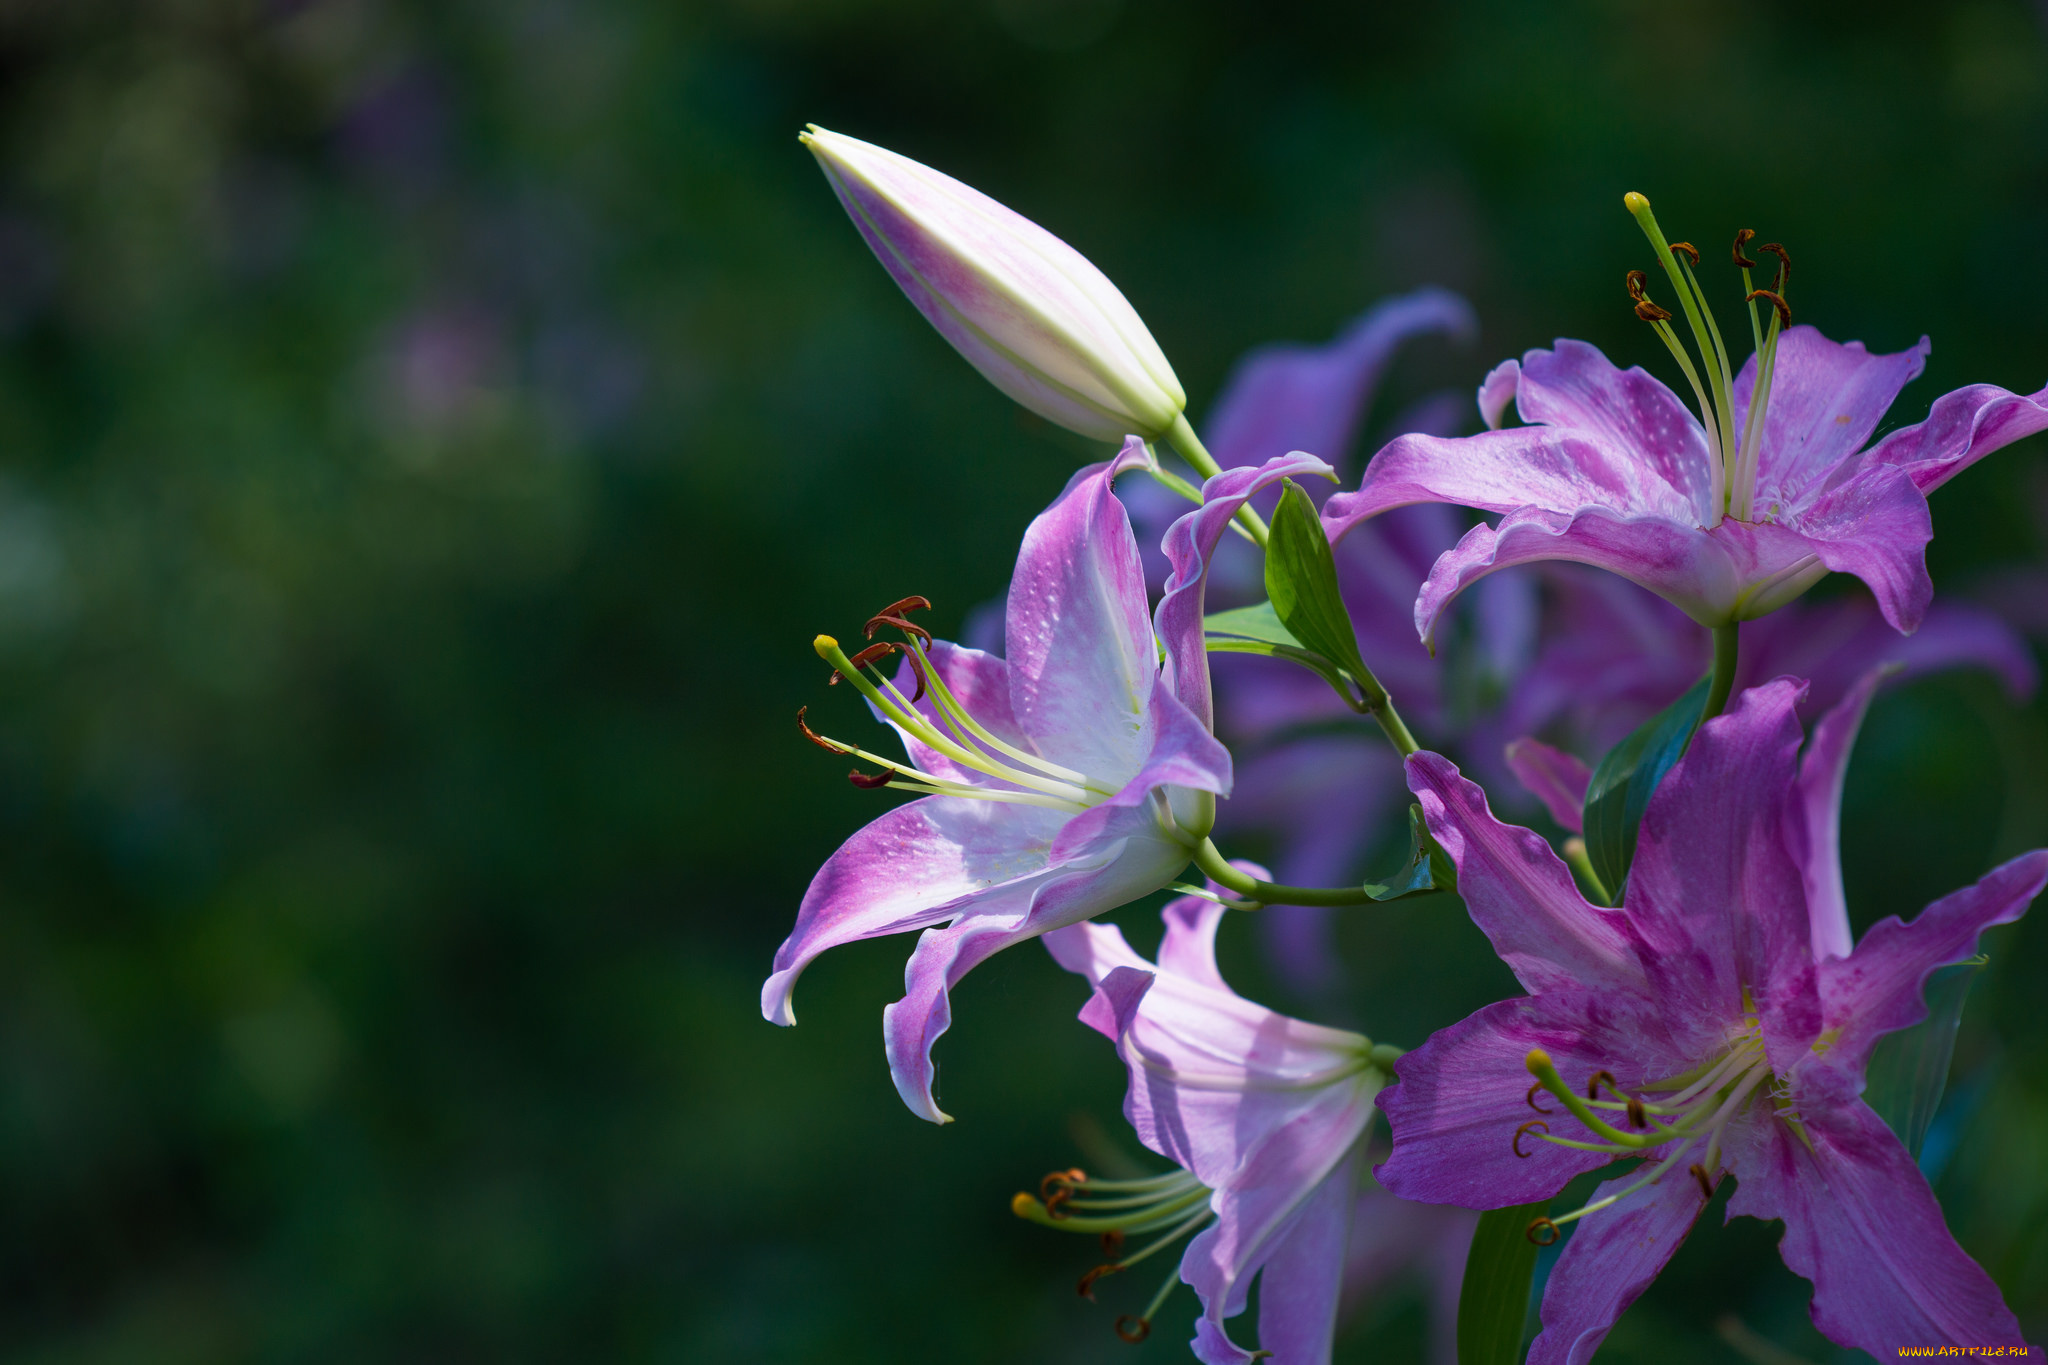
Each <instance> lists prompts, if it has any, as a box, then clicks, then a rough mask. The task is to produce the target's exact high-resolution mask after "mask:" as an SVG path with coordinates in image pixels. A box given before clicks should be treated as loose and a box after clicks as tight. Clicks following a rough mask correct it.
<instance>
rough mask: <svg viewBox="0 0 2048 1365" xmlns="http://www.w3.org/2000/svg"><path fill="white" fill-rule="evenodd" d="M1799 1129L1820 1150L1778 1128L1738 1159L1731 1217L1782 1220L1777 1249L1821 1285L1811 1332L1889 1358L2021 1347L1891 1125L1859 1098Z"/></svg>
mask: <svg viewBox="0 0 2048 1365" xmlns="http://www.w3.org/2000/svg"><path fill="white" fill-rule="evenodd" d="M1802 1120H1803V1126H1804V1129H1805V1131H1806V1133H1807V1135H1808V1137H1809V1138H1810V1140H1811V1144H1812V1145H1811V1147H1809V1146H1808V1145H1807V1143H1804V1142H1801V1141H1800V1140H1799V1139H1798V1138H1797V1137H1796V1136H1794V1135H1793V1133H1792V1131H1791V1130H1790V1128H1788V1127H1787V1126H1786V1125H1785V1124H1782V1123H1770V1124H1757V1125H1754V1126H1753V1130H1754V1131H1755V1133H1756V1136H1757V1138H1758V1141H1757V1142H1756V1143H1755V1144H1754V1145H1752V1146H1750V1147H1748V1148H1747V1149H1742V1150H1738V1151H1736V1152H1733V1153H1731V1157H1732V1158H1733V1159H1732V1160H1731V1161H1730V1163H1729V1164H1730V1168H1731V1169H1732V1170H1733V1171H1734V1172H1735V1176H1736V1187H1735V1195H1734V1197H1733V1198H1732V1199H1730V1200H1729V1203H1728V1215H1729V1217H1731V1218H1732V1217H1735V1216H1736V1215H1738V1214H1746V1215H1748V1216H1750V1217H1752V1218H1762V1219H1773V1218H1782V1219H1784V1220H1785V1236H1784V1238H1783V1240H1782V1241H1780V1242H1779V1244H1778V1250H1779V1252H1780V1254H1781V1255H1783V1256H1784V1258H1785V1264H1786V1266H1788V1267H1789V1268H1790V1269H1791V1270H1792V1273H1794V1274H1795V1275H1799V1276H1802V1277H1804V1278H1805V1279H1807V1280H1809V1281H1811V1282H1812V1284H1813V1306H1812V1313H1813V1325H1814V1326H1815V1327H1818V1328H1819V1329H1820V1330H1821V1331H1822V1332H1823V1333H1825V1334H1826V1335H1827V1336H1828V1337H1829V1338H1830V1339H1831V1340H1833V1341H1836V1342H1839V1343H1841V1344H1842V1345H1845V1346H1856V1347H1860V1348H1862V1349H1863V1350H1866V1351H1868V1352H1870V1354H1872V1355H1874V1356H1876V1357H1877V1358H1878V1359H1880V1360H1892V1359H1896V1358H1897V1357H1898V1356H1899V1355H1900V1354H1901V1352H1900V1349H1899V1348H1901V1347H1904V1346H1940V1345H1947V1346H2018V1345H2021V1344H2022V1339H2021V1337H2020V1329H2019V1323H2018V1322H2017V1321H2016V1320H2015V1319H2014V1318H2013V1315H2012V1310H2011V1309H2009V1308H2007V1307H2006V1306H2005V1301H2004V1300H2003V1299H2002V1298H2001V1297H2000V1295H1999V1292H1998V1286H1997V1285H1995V1284H1993V1283H1992V1282H1991V1277H1990V1276H1989V1275H1986V1274H1985V1273H1984V1271H1983V1269H1982V1268H1981V1267H1980V1266H1978V1264H1977V1263H1976V1262H1975V1261H1973V1260H1971V1259H1970V1257H1969V1256H1968V1255H1966V1254H1965V1253H1964V1251H1963V1249H1962V1248H1961V1247H1959V1246H1957V1245H1956V1239H1955V1238H1954V1237H1953V1236H1952V1235H1950V1233H1949V1230H1948V1227H1947V1226H1946V1224H1944V1223H1943V1221H1942V1217H1941V1205H1940V1204H1938V1203H1936V1202H1935V1198H1934V1192H1933V1191H1932V1190H1930V1189H1929V1188H1928V1187H1927V1178H1926V1177H1925V1176H1923V1175H1921V1174H1920V1171H1919V1168H1918V1167H1916V1166H1915V1165H1914V1164H1913V1159H1912V1157H1910V1156H1908V1155H1907V1154H1906V1149H1905V1147H1904V1145H1903V1144H1901V1143H1900V1142H1899V1139H1898V1136H1897V1135H1896V1134H1895V1133H1893V1132H1892V1131H1891V1129H1889V1128H1887V1127H1885V1125H1884V1121H1883V1120H1882V1119H1880V1118H1878V1117H1877V1115H1876V1114H1874V1113H1872V1112H1871V1110H1870V1107H1869V1106H1868V1105H1866V1104H1864V1103H1863V1102H1862V1101H1861V1100H1857V1099H1853V1098H1851V1099H1847V1100H1845V1101H1843V1102H1841V1103H1838V1104H1835V1105H1831V1106H1829V1107H1828V1108H1827V1109H1826V1110H1816V1109H1813V1108H1812V1107H1811V1106H1803V1107H1802ZM2029 1356H2030V1358H2033V1359H2039V1354H2038V1352H2030V1353H2029Z"/></svg>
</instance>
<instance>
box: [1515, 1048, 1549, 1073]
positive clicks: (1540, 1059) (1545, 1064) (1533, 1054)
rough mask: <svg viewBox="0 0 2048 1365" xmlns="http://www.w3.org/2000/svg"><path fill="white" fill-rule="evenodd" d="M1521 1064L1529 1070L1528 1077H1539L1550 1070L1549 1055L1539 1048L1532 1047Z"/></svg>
mask: <svg viewBox="0 0 2048 1365" xmlns="http://www.w3.org/2000/svg"><path fill="white" fill-rule="evenodd" d="M1522 1064H1523V1065H1524V1066H1526V1067H1528V1068H1529V1074H1530V1075H1532V1076H1540V1075H1542V1074H1543V1073H1544V1072H1546V1071H1548V1070H1550V1069H1551V1068H1550V1054H1549V1053H1547V1052H1545V1051H1544V1050H1543V1049H1542V1048H1540V1047H1532V1048H1530V1049H1529V1055H1528V1056H1527V1057H1526V1058H1524V1059H1523V1063H1522Z"/></svg>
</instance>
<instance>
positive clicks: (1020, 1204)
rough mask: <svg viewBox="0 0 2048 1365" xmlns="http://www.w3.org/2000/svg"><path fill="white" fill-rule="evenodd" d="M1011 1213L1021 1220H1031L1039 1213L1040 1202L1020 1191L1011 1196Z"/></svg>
mask: <svg viewBox="0 0 2048 1365" xmlns="http://www.w3.org/2000/svg"><path fill="white" fill-rule="evenodd" d="M1010 1212H1011V1213H1014V1214H1016V1215H1017V1216H1018V1217H1019V1218H1030V1217H1031V1216H1032V1215H1034V1214H1036V1213H1037V1212H1038V1201H1037V1200H1036V1199H1033V1198H1032V1197H1031V1196H1030V1195H1028V1194H1026V1193H1024V1191H1022V1190H1019V1191H1017V1193H1015V1194H1013V1195H1011V1196H1010Z"/></svg>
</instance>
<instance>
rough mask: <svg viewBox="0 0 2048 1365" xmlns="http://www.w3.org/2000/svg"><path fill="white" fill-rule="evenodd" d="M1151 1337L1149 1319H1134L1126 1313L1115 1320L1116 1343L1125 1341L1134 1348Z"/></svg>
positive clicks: (1150, 1320) (1150, 1321) (1150, 1322)
mask: <svg viewBox="0 0 2048 1365" xmlns="http://www.w3.org/2000/svg"><path fill="white" fill-rule="evenodd" d="M1151 1335H1152V1319H1150V1318H1134V1317H1132V1316H1131V1315H1130V1314H1129V1313H1126V1314H1124V1315H1123V1316H1122V1317H1120V1318H1118V1319H1117V1320H1116V1337H1117V1340H1118V1341H1127V1342H1129V1343H1130V1344H1131V1345H1133V1346H1136V1345H1137V1344H1138V1343H1139V1342H1141V1341H1143V1340H1144V1339H1145V1338H1146V1337H1149V1336H1151Z"/></svg>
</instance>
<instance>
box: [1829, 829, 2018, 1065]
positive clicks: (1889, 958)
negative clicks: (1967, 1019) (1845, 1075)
mask: <svg viewBox="0 0 2048 1365" xmlns="http://www.w3.org/2000/svg"><path fill="white" fill-rule="evenodd" d="M2044 883H2048V849H2035V850H2034V851H2033V852H2031V853H2023V854H2021V855H2020V856H2019V857H2017V858H2014V859H2013V860H2012V861H2011V862H2008V863H2004V864H2001V865H2000V866H1998V867H1996V868H1993V869H1992V870H1991V871H1990V872H1988V873H1986V874H1985V875H1984V877H1983V878H1982V879H1981V880H1980V881H1978V882H1977V883H1976V884H1975V885H1973V886H1968V887H1965V888H1963V889H1962V890H1960V891H1955V892H1951V893H1950V894H1948V895H1946V896H1943V897H1942V898H1941V899H1940V900H1938V901H1936V902H1935V903H1934V904H1932V905H1930V906H1928V907H1927V908H1926V909H1925V910H1922V911H1921V912H1920V913H1919V914H1918V915H1916V916H1914V917H1913V919H1912V920H1911V922H1903V921H1901V920H1900V919H1899V918H1898V916H1896V915H1890V916H1887V917H1885V918H1884V919H1881V920H1879V921H1878V922H1877V923H1876V924H1873V925H1871V926H1870V928H1869V930H1868V931H1867V932H1866V933H1865V934H1864V935H1863V940H1862V942H1860V943H1858V944H1857V945H1856V948H1855V951H1853V952H1851V953H1850V954H1849V955H1848V956H1847V957H1846V958H1835V959H1832V960H1830V961H1827V962H1823V963H1822V964H1821V969H1820V989H1821V994H1822V998H1823V1000H1824V1001H1825V1008H1826V1022H1827V1025H1828V1027H1829V1028H1830V1029H1839V1030H1840V1031H1841V1032H1840V1036H1839V1037H1838V1038H1837V1039H1836V1042H1835V1045H1834V1047H1833V1048H1831V1049H1830V1050H1829V1051H1828V1053H1827V1058H1828V1061H1829V1062H1830V1064H1832V1065H1835V1066H1837V1067H1840V1068H1846V1069H1850V1070H1853V1071H1854V1072H1856V1073H1857V1074H1860V1073H1861V1069H1862V1064H1863V1061H1864V1060H1865V1059H1866V1058H1867V1057H1868V1056H1869V1055H1870V1049H1871V1047H1872V1046H1874V1045H1875V1044H1876V1042H1877V1040H1878V1038H1879V1037H1881V1036H1882V1035H1883V1034H1886V1033H1889V1032H1891V1031H1892V1030H1894V1029H1902V1028H1908V1027H1911V1026H1912V1025H1914V1024H1916V1023H1918V1022H1920V1020H1922V1019H1924V1018H1925V1017H1926V1016H1927V1005H1926V1002H1925V1001H1924V999H1923V998H1922V996H1921V988H1922V987H1923V985H1924V984H1925V983H1926V980H1927V974H1928V973H1929V972H1931V971H1933V970H1934V969H1935V968H1936V967H1940V966H1944V965H1946V964H1947V963H1951V962H1960V961H1962V960H1963V959H1964V958H1966V957H1969V956H1970V955H1971V954H1972V953H1974V952H1976V951H1977V936H1978V935H1979V934H1981V933H1982V932H1983V931H1984V930H1985V929H1988V928H1990V927H1991V926H1992V925H1994V924H2010V923H2012V922H2013V921H2014V920H2016V919H2018V918H2019V917H2020V916H2022V915H2024V914H2025V913H2026V912H2027V906H2028V905H2029V904H2030V903H2031V902H2032V901H2033V899H2034V897H2035V896H2037V895H2039V894H2040V892H2041V887H2042V885H2043V884H2044Z"/></svg>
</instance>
